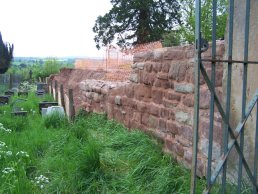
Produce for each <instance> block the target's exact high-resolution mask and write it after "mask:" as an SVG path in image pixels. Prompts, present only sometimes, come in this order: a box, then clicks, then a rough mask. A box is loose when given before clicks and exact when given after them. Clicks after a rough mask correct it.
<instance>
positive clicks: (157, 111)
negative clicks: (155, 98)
mask: <svg viewBox="0 0 258 194" xmlns="http://www.w3.org/2000/svg"><path fill="white" fill-rule="evenodd" d="M150 114H151V115H154V116H159V115H160V106H157V105H155V104H151V105H150Z"/></svg>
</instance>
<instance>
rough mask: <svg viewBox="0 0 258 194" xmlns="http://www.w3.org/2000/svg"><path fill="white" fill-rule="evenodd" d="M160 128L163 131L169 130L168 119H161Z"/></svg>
mask: <svg viewBox="0 0 258 194" xmlns="http://www.w3.org/2000/svg"><path fill="white" fill-rule="evenodd" d="M159 130H161V131H162V132H167V122H166V119H159Z"/></svg>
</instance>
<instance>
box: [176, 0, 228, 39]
mask: <svg viewBox="0 0 258 194" xmlns="http://www.w3.org/2000/svg"><path fill="white" fill-rule="evenodd" d="M180 4H181V14H182V20H183V24H182V25H181V28H180V31H181V32H182V40H181V41H188V42H189V43H194V40H195V37H194V33H195V0H181V1H180ZM227 7H228V0H218V1H217V22H216V23H217V24H216V26H217V31H216V35H217V39H219V38H224V34H225V30H226V23H227V15H228V12H227ZM201 9H202V14H201V31H202V36H203V37H204V38H205V39H206V40H208V41H210V40H211V38H212V13H213V11H212V0H204V1H202V4H201Z"/></svg>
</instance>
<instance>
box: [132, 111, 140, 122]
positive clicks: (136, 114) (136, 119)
mask: <svg viewBox="0 0 258 194" xmlns="http://www.w3.org/2000/svg"><path fill="white" fill-rule="evenodd" d="M141 120H142V115H141V113H140V112H133V117H132V121H133V122H136V123H141Z"/></svg>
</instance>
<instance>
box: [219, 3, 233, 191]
mask: <svg viewBox="0 0 258 194" xmlns="http://www.w3.org/2000/svg"><path fill="white" fill-rule="evenodd" d="M233 24H234V0H230V4H229V28H228V60H229V61H230V60H232V48H233V29H234V28H233ZM231 75H232V63H228V74H227V94H226V95H227V96H226V117H227V118H226V121H227V123H229V119H230V97H231ZM227 123H224V130H223V152H224V154H226V153H227V151H228V135H229V134H228V130H229V129H228V127H229V125H228V124H227ZM226 180H227V160H226V162H225V163H224V165H223V171H222V185H221V188H222V190H221V193H222V194H224V193H225V192H226Z"/></svg>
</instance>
